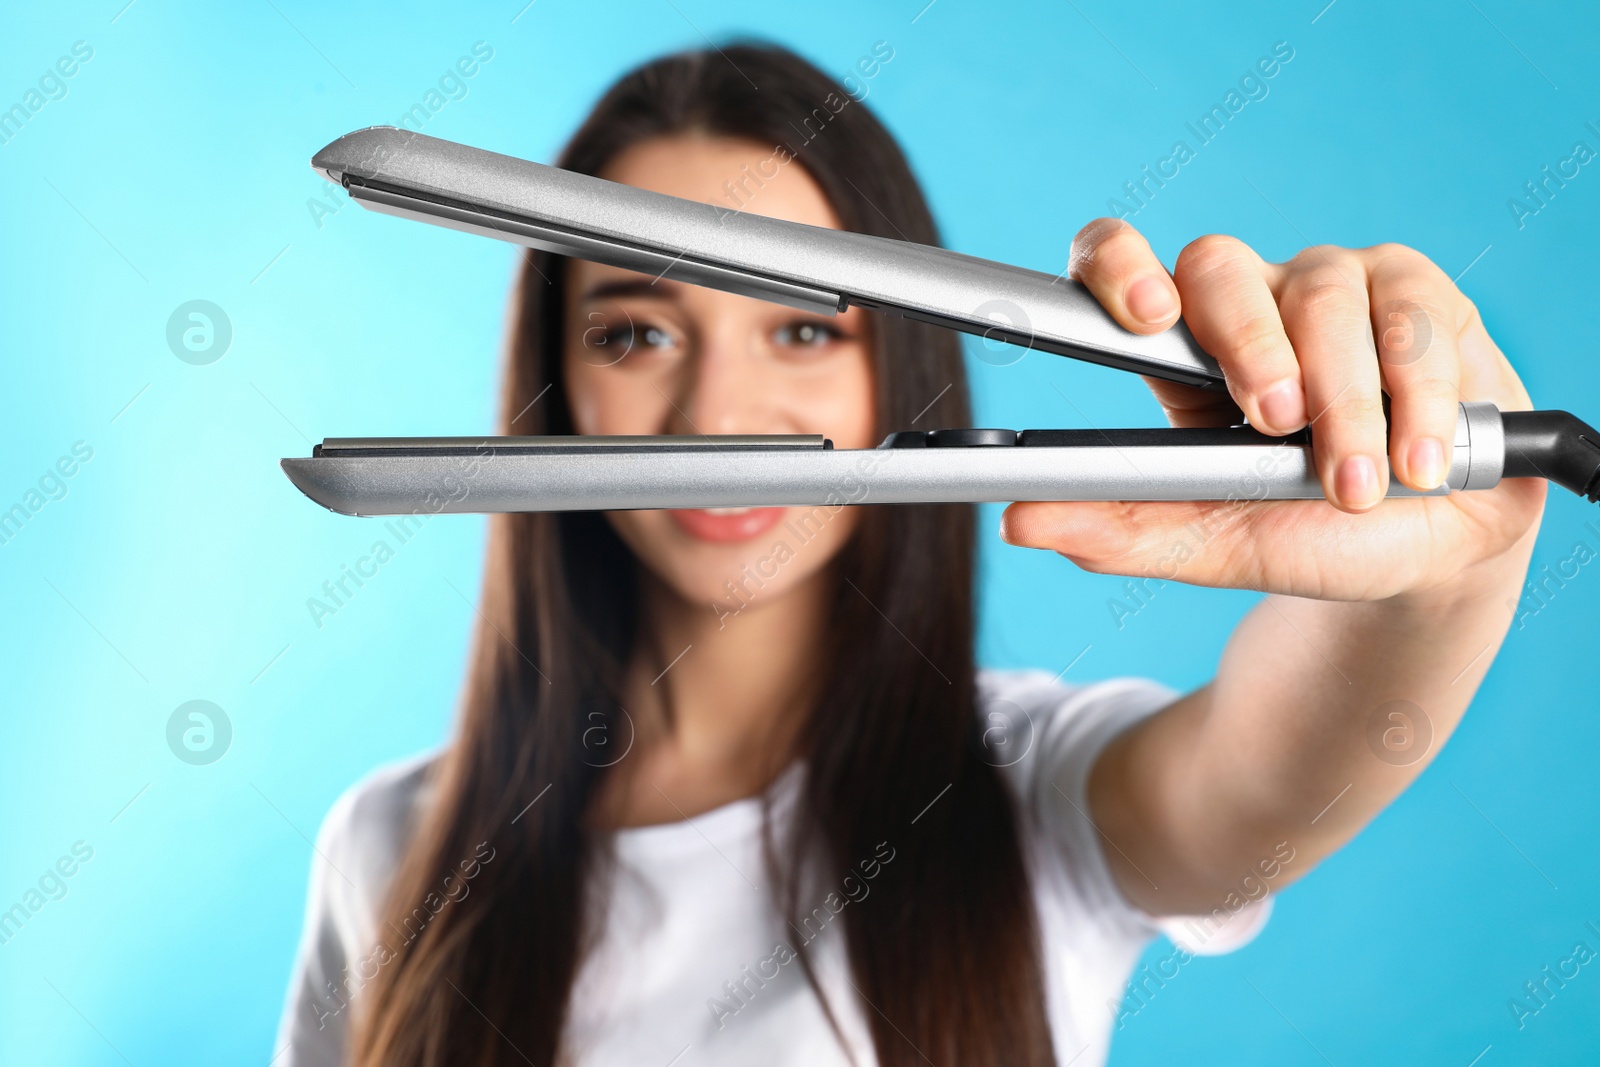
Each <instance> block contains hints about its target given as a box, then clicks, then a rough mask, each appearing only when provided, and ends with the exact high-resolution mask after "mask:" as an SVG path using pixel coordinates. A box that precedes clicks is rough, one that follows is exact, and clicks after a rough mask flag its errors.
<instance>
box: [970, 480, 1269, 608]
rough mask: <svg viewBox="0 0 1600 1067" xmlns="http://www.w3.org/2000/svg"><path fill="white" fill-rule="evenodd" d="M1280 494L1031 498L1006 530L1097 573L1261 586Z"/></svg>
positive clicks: (1016, 508)
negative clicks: (1269, 524) (1266, 522)
mask: <svg viewBox="0 0 1600 1067" xmlns="http://www.w3.org/2000/svg"><path fill="white" fill-rule="evenodd" d="M1280 503H1296V502H1294V501H1272V502H1264V503H1263V502H1251V503H1243V502H1238V501H1233V502H1229V501H1158V502H1128V501H1070V502H1065V501H1061V502H1058V501H1037V502H1036V501H1029V502H1022V503H1016V504H1012V505H1010V506H1009V507H1007V508H1006V510H1005V513H1004V514H1003V515H1002V516H1001V518H1000V537H1001V539H1003V540H1004V541H1006V542H1007V543H1008V544H1013V545H1017V546H1019V547H1023V548H1043V549H1049V550H1050V551H1052V552H1057V553H1059V554H1061V555H1063V556H1065V557H1066V558H1067V559H1069V560H1071V561H1072V562H1073V563H1075V564H1077V565H1078V566H1079V567H1081V568H1083V569H1084V570H1086V571H1089V572H1091V573H1094V574H1123V575H1127V576H1129V577H1134V578H1144V577H1155V578H1162V579H1167V580H1172V581H1180V582H1185V583H1187V584H1190V585H1208V586H1224V587H1229V588H1236V589H1259V588H1261V586H1262V580H1263V577H1264V576H1263V575H1262V574H1261V573H1260V566H1259V563H1258V554H1257V553H1256V552H1255V551H1254V550H1253V548H1252V543H1253V541H1254V537H1255V527H1256V525H1257V523H1258V522H1259V521H1260V519H1261V516H1262V515H1263V513H1264V511H1267V512H1270V511H1272V510H1275V509H1274V507H1273V505H1275V504H1280Z"/></svg>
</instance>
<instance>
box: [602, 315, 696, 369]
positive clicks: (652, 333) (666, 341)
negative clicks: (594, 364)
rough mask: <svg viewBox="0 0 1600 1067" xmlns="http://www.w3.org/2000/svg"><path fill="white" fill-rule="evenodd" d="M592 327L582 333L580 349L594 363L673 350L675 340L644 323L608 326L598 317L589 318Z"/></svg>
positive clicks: (669, 334) (660, 329) (676, 340)
mask: <svg viewBox="0 0 1600 1067" xmlns="http://www.w3.org/2000/svg"><path fill="white" fill-rule="evenodd" d="M589 319H590V322H591V325H590V326H589V328H588V329H586V330H584V331H583V347H584V349H585V350H586V351H587V352H588V353H589V354H590V355H592V356H593V358H594V359H596V360H603V361H604V363H606V364H610V363H615V362H617V361H619V360H621V359H622V357H624V356H626V355H627V354H628V353H630V352H635V351H640V350H644V349H672V348H676V347H677V346H678V339H677V338H676V337H674V336H673V335H672V334H671V333H669V332H667V331H666V330H664V329H662V328H661V327H659V326H651V325H649V324H647V323H636V322H631V321H629V322H620V323H608V322H606V321H604V318H603V317H602V316H601V315H600V314H599V313H598V312H593V313H591V314H590V316H589Z"/></svg>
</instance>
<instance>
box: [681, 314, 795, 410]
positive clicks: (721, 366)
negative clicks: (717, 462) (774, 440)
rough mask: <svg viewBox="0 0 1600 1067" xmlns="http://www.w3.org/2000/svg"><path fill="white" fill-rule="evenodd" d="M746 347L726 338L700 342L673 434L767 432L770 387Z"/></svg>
mask: <svg viewBox="0 0 1600 1067" xmlns="http://www.w3.org/2000/svg"><path fill="white" fill-rule="evenodd" d="M759 363H760V360H759V359H757V358H756V353H754V352H753V351H751V346H750V344H749V343H748V342H747V341H746V342H741V341H739V340H738V339H735V338H731V337H726V336H721V337H718V336H712V337H706V338H703V339H702V341H701V343H700V344H699V345H698V346H697V351H696V352H695V353H694V358H693V359H691V360H690V361H689V374H688V376H687V377H688V380H687V381H686V382H685V383H684V384H683V393H684V395H683V397H682V399H679V400H677V401H676V404H675V406H676V407H677V408H678V409H679V410H678V411H677V412H676V415H677V416H680V417H681V419H682V421H683V423H684V424H685V425H683V426H682V427H678V428H676V429H675V430H674V432H676V433H700V434H725V433H771V432H775V428H774V427H771V426H769V425H767V423H769V422H770V421H771V419H770V417H769V414H770V411H771V403H770V401H771V396H770V394H771V389H770V384H771V383H766V384H764V383H763V382H762V375H761V372H760V367H759Z"/></svg>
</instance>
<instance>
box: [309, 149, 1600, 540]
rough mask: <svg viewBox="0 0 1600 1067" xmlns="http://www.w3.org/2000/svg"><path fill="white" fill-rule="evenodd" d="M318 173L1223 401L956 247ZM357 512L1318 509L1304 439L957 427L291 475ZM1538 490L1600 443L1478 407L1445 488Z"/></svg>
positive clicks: (652, 200)
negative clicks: (1272, 504)
mask: <svg viewBox="0 0 1600 1067" xmlns="http://www.w3.org/2000/svg"><path fill="white" fill-rule="evenodd" d="M311 165H312V167H313V168H315V169H316V170H317V171H318V172H320V173H321V174H323V175H324V176H325V177H326V178H328V180H330V181H333V182H337V183H339V184H341V185H342V186H344V188H345V189H346V190H347V191H348V192H349V194H350V196H351V198H352V199H354V200H356V201H357V202H358V203H360V204H361V205H362V206H364V207H367V208H370V209H372V210H374V211H380V212H383V213H386V214H391V215H398V216H400V217H402V218H410V219H416V220H419V221H422V222H429V223H433V224H436V225H440V226H446V227H449V228H452V229H457V230H462V231H465V232H467V233H475V234H479V235H482V236H485V237H493V238H496V239H498V240H503V241H509V242H512V243H514V244H519V245H524V246H527V247H530V248H539V249H544V250H546V251H549V252H555V253H558V254H561V255H566V256H575V257H578V258H582V259H589V260H593V261H595V262H598V263H605V264H608V265H611V266H615V267H622V268H625V269H629V270H636V271H641V272H644V273H648V274H651V275H655V276H658V277H668V278H672V279H675V280H678V281H683V282H687V283H691V284H695V285H703V286H710V287H713V288H717V289H724V290H728V291H730V292H735V293H740V294H742V295H746V296H752V297H757V298H760V299H764V300H771V301H775V302H778V303H781V304H787V305H790V306H793V307H798V308H803V309H806V310H810V311H814V312H818V313H822V314H835V313H837V312H838V311H841V310H843V309H844V308H846V307H849V306H851V305H855V306H857V307H862V308H868V309H871V310H874V311H879V312H883V313H886V314H892V315H902V316H905V317H908V318H914V319H919V320H922V321H926V322H931V323H935V324H937V325H940V326H944V327H948V328H951V329H955V330H960V331H963V332H966V333H973V334H980V335H983V336H984V337H986V338H992V339H998V340H1002V341H1006V342H1009V343H1012V344H1017V345H1021V346H1024V347H1027V348H1035V349H1039V350H1040V351H1044V352H1051V353H1055V354H1058V355H1064V356H1071V357H1073V358H1075V359H1081V360H1087V361H1090V362H1094V363H1100V364H1103V365H1106V366H1110V367H1115V368H1117V369H1120V370H1128V371H1134V372H1137V373H1140V374H1146V375H1150V376H1152V377H1156V378H1163V379H1166V380H1168V381H1174V382H1181V383H1183V384H1186V385H1193V386H1200V387H1202V388H1213V389H1223V388H1225V385H1224V383H1223V376H1222V371H1221V369H1220V368H1219V367H1218V365H1217V363H1216V361H1215V360H1214V359H1212V358H1211V357H1210V356H1209V355H1207V354H1206V353H1205V352H1204V351H1202V350H1201V349H1200V347H1199V345H1197V344H1196V343H1195V340H1194V338H1193V337H1192V336H1191V335H1190V334H1189V331H1188V329H1187V328H1186V327H1185V326H1183V324H1182V323H1180V324H1178V325H1177V326H1175V327H1174V328H1172V329H1170V330H1168V331H1166V332H1164V333H1161V334H1158V335H1155V336H1142V335H1138V334H1134V333H1130V332H1129V331H1127V330H1124V329H1122V327H1120V326H1119V325H1117V323H1116V322H1115V321H1114V320H1113V319H1112V318H1111V316H1110V315H1109V314H1108V313H1107V312H1106V311H1105V310H1104V309H1103V308H1101V307H1100V305H1099V303H1098V302H1097V301H1096V300H1095V299H1094V297H1093V296H1092V295H1090V294H1089V292H1088V291H1087V290H1086V289H1084V288H1083V287H1082V286H1080V285H1079V284H1077V283H1076V282H1073V281H1071V280H1069V279H1065V278H1059V277H1052V276H1051V275H1048V274H1043V273H1040V272H1037V271H1031V270H1024V269H1022V268H1019V267H1012V266H1007V265H1005V264H1001V263H994V262H990V261H988V260H983V259H976V258H974V257H971V256H965V255H961V254H959V253H956V252H950V251H947V250H945V249H942V248H934V247H931V246H927V245H918V244H912V243H910V242H906V241H896V240H890V239H887V238H882V237H872V236H868V235H865V234H858V233H849V232H843V231H839V230H829V229H824V228H821V227H815V226H805V225H801V224H799V223H793V222H784V221H781V220H778V219H769V218H766V217H763V216H759V215H750V214H744V213H739V212H729V211H726V210H724V209H721V208H718V207H716V206H714V205H711V204H701V203H696V202H694V201H689V200H682V199H679V198H677V197H671V196H664V195H662V194H660V193H653V192H649V191H647V190H643V189H637V188H634V187H632V186H626V185H620V184H617V183H615V182H609V181H605V180H603V179H600V178H594V177H590V176H588V175H584V174H576V173H573V172H570V171H565V170H560V169H558V168H555V167H547V166H542V165H541V164H538V163H531V162H528V161H526V160H521V159H516V158H513V157H511V156H503V155H497V154H495V153H493V152H486V151H483V150H481V149H477V148H471V147H468V146H466V145H459V144H454V143H452V142H449V141H442V140H439V139H437V138H433V137H426V136H423V135H422V134H417V133H411V132H409V131H406V130H401V129H396V128H394V127H387V126H375V127H372V128H369V129H365V130H359V131H357V132H355V133H351V134H347V135H345V136H344V137H341V138H339V139H338V140H336V141H334V142H333V143H332V144H330V145H328V146H327V147H326V148H324V149H323V150H322V151H320V152H318V153H317V154H316V156H315V157H314V158H313V159H312V161H311ZM282 463H283V469H284V471H285V473H286V474H288V476H289V478H290V480H291V481H293V482H294V484H295V485H296V486H297V487H299V489H300V490H301V491H302V492H304V493H305V494H306V495H307V496H309V497H311V498H312V499H313V500H315V501H316V502H317V503H319V504H322V505H323V506H324V507H327V508H330V509H332V510H334V511H338V512H343V513H345V514H352V515H394V514H410V513H413V512H422V511H426V512H430V513H439V512H508V511H614V510H627V509H633V508H701V507H743V506H767V505H814V504H829V505H833V504H840V503H851V504H868V503H871V504H904V503H931V502H978V501H1012V500H1235V499H1318V498H1321V497H1322V495H1323V493H1322V487H1321V484H1320V482H1319V480H1318V479H1317V476H1316V470H1315V466H1314V464H1313V461H1312V456H1311V448H1310V439H1309V436H1308V435H1307V433H1306V432H1305V431H1302V432H1301V433H1299V434H1294V435H1291V436H1288V437H1269V436H1267V435H1264V434H1261V433H1259V432H1257V431H1256V430H1253V429H1251V428H1249V427H1234V428H1229V429H1204V430H1196V429H1132V430H1050V429H1039V430H1022V431H1012V430H997V429H969V428H957V429H945V430H932V431H927V432H917V431H901V432H897V433H893V434H891V435H890V436H889V437H888V438H887V439H886V440H885V441H884V442H883V443H882V444H881V445H879V446H878V447H877V448H873V449H835V448H834V447H833V446H832V443H831V442H830V441H828V440H826V439H824V438H822V437H818V436H804V435H712V436H692V437H691V436H681V437H680V436H652V437H618V436H609V437H592V436H591V437H585V436H563V437H483V438H477V437H447V438H329V439H327V440H325V441H324V442H323V443H322V444H321V445H318V446H316V447H315V448H314V449H313V450H312V455H311V457H310V458H309V459H285V460H283V461H282ZM1503 477H1508V478H1529V477H1543V478H1549V479H1550V480H1552V481H1556V482H1558V483H1559V484H1561V485H1564V486H1566V487H1567V488H1568V489H1571V490H1572V491H1574V492H1576V493H1580V494H1582V495H1584V496H1586V497H1588V499H1590V500H1592V501H1600V433H1597V432H1596V431H1595V430H1594V429H1592V428H1591V427H1589V426H1588V425H1586V424H1585V423H1583V422H1581V421H1580V420H1578V419H1577V418H1575V417H1574V416H1572V415H1569V414H1567V413H1566V412H1562V411H1533V412H1501V411H1499V410H1498V409H1497V408H1496V407H1495V406H1494V405H1492V404H1483V403H1463V404H1462V405H1461V406H1460V413H1459V416H1458V418H1457V423H1456V437H1455V446H1454V455H1453V460H1452V464H1451V467H1450V473H1449V476H1448V478H1447V479H1446V482H1445V484H1444V485H1443V486H1441V487H1439V488H1438V489H1436V490H1433V491H1432V493H1429V494H1418V493H1416V492H1415V491H1413V490H1411V489H1408V488H1406V487H1405V486H1403V485H1401V484H1399V483H1398V482H1397V481H1395V480H1393V479H1391V480H1390V490H1389V495H1390V496H1391V497H1407V496H1417V495H1438V494H1444V493H1449V492H1452V491H1460V490H1474V489H1487V488H1490V487H1492V486H1494V485H1496V484H1497V483H1498V482H1499V481H1500V479H1501V478H1503Z"/></svg>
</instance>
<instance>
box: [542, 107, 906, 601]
mask: <svg viewBox="0 0 1600 1067" xmlns="http://www.w3.org/2000/svg"><path fill="white" fill-rule="evenodd" d="M783 158H784V157H782V156H778V155H775V154H774V152H773V150H772V149H771V148H770V147H764V146H762V145H760V144H758V143H755V142H751V141H742V140H734V139H730V138H720V137H709V136H704V135H685V136H674V137H661V138H656V139H653V140H649V141H645V142H642V143H640V144H638V145H636V146H635V147H633V148H631V149H629V150H628V151H626V152H624V153H622V154H621V155H619V156H618V157H617V158H616V159H615V160H614V161H613V162H612V163H611V164H610V165H609V166H608V167H606V169H605V170H603V171H602V172H601V177H604V178H609V179H610V180H612V181H616V182H622V183H624V184H627V185H634V186H638V187H639V188H642V189H650V190H653V191H655V192H659V193H666V194H668V195H670V196H677V197H682V198H684V199H686V200H695V201H699V202H701V203H706V202H710V203H713V204H716V205H718V206H720V207H723V208H725V209H730V210H731V208H732V206H733V205H734V204H736V203H738V202H739V201H742V202H743V204H744V206H743V210H745V211H748V212H752V213H755V214H760V215H769V216H772V217H773V218H780V219H787V220H789V221H792V222H803V223H808V224H810V225H813V226H826V227H829V228H831V229H838V228H839V220H838V218H837V217H836V216H835V214H834V211H833V208H832V206H831V205H830V204H829V203H828V201H827V199H826V198H825V197H824V195H823V193H822V190H821V189H820V188H819V187H818V186H817V184H816V182H815V181H813V180H812V178H811V176H810V175H809V174H807V173H806V171H805V170H804V169H802V167H801V166H800V164H799V162H798V161H793V160H790V161H787V162H782V163H780V162H779V160H780V159H783ZM774 171H776V173H775V174H774ZM769 174H772V175H773V176H772V177H770V178H769V177H766V175H769ZM733 196H737V198H738V199H737V200H735V199H733ZM569 269H570V271H571V274H570V284H569V285H568V296H567V309H566V322H567V329H566V337H565V341H564V345H563V356H562V358H563V360H564V363H565V373H566V380H567V392H568V400H569V402H570V404H571V409H572V414H573V419H574V421H575V423H576V429H577V432H578V433H581V434H691V435H700V434H730V433H740V434H749V433H768V434H823V435H825V436H827V437H829V438H831V439H832V440H833V443H834V447H836V448H868V447H871V446H873V445H875V444H877V441H876V440H875V439H874V430H875V428H874V426H873V421H874V420H873V381H872V363H871V355H870V352H871V349H870V345H871V340H870V338H869V336H868V332H867V323H866V322H865V321H864V318H863V316H864V313H863V312H862V311H861V310H860V309H858V308H851V309H849V310H847V311H845V312H844V313H843V314H840V315H838V316H836V317H827V316H822V315H815V314H812V313H809V312H804V311H796V310H794V309H792V308H786V307H783V306H781V305H778V304H770V303H766V302H764V301H760V300H753V299H750V298H748V297H742V296H735V295H733V294H731V293H724V292H720V291H717V290H712V289H703V288H699V287H696V286H692V285H686V284H684V283H682V282H676V281H672V280H671V279H670V278H665V277H663V278H655V277H653V276H652V275H648V274H637V273H634V272H632V271H626V270H620V269H618V268H615V267H607V266H602V265H599V264H595V263H589V262H583V261H575V262H572V263H571V264H570V267H569ZM607 517H608V518H609V520H610V522H611V524H612V526H613V527H615V528H616V530H617V533H618V534H619V535H620V536H621V537H622V539H623V541H625V542H626V543H627V544H628V546H629V547H630V548H631V549H632V550H633V552H634V554H635V555H637V556H638V557H639V559H640V560H642V561H643V562H644V564H645V566H647V567H648V568H649V569H650V570H651V571H652V572H653V573H654V574H655V575H656V576H657V577H658V578H660V579H661V580H662V581H663V582H664V583H665V584H666V585H667V586H668V587H669V588H671V589H672V590H674V591H675V592H677V594H678V595H679V596H681V597H682V598H683V599H684V600H686V601H688V602H689V603H691V604H705V605H706V607H707V610H711V611H716V612H717V613H718V614H719V615H721V614H722V612H723V611H724V610H735V611H737V610H742V608H743V606H746V605H748V606H751V607H759V606H762V605H763V604H771V603H773V602H776V601H777V600H779V599H781V598H782V597H783V596H784V595H785V594H787V593H788V592H790V591H792V590H794V589H795V588H796V587H797V586H799V585H800V584H802V583H804V582H805V581H807V579H810V578H812V577H814V576H816V575H817V573H818V572H819V571H820V570H821V569H822V568H823V567H824V565H825V564H826V563H827V562H828V561H829V560H831V559H832V558H833V557H834V556H835V555H836V554H837V553H838V551H839V549H840V548H841V547H843V546H844V544H845V543H846V542H847V541H848V540H849V537H850V534H851V532H852V531H853V530H854V528H855V523H856V512H855V509H853V508H848V507H846V508H815V507H792V508H737V509H716V510H681V511H622V512H611V513H609V514H608V516H607ZM802 520H803V521H802Z"/></svg>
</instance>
